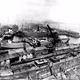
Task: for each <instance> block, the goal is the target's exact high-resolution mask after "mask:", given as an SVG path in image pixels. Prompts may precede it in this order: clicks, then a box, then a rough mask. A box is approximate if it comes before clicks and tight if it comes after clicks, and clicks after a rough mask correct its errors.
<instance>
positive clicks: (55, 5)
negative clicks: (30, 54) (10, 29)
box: [0, 0, 80, 29]
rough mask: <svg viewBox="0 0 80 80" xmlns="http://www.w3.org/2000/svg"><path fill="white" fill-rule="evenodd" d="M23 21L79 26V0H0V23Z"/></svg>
mask: <svg viewBox="0 0 80 80" xmlns="http://www.w3.org/2000/svg"><path fill="white" fill-rule="evenodd" d="M23 20H24V21H26V20H30V21H44V20H52V21H57V22H63V23H69V24H70V23H71V24H80V0H0V22H1V23H6V24H7V23H9V24H10V23H11V24H13V23H17V22H21V21H23ZM78 28H79V27H78ZM78 28H77V29H78Z"/></svg>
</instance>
